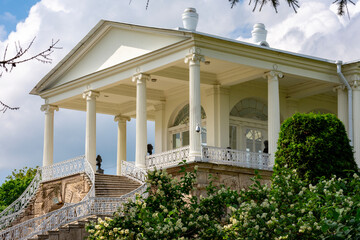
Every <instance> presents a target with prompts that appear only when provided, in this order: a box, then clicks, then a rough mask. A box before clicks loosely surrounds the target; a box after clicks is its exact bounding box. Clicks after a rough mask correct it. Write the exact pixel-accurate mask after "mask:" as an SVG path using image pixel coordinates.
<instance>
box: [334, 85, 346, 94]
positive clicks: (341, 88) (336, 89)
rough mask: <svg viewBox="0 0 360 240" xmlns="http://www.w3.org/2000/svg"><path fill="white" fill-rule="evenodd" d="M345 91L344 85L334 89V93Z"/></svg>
mask: <svg viewBox="0 0 360 240" xmlns="http://www.w3.org/2000/svg"><path fill="white" fill-rule="evenodd" d="M345 89H346V87H345V85H344V84H340V85H338V86H336V87H334V88H333V91H334V92H337V91H339V90H343V91H344V90H345Z"/></svg>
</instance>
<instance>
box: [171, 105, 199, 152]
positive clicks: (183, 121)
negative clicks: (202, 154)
mask: <svg viewBox="0 0 360 240" xmlns="http://www.w3.org/2000/svg"><path fill="white" fill-rule="evenodd" d="M201 119H202V124H201V125H202V128H201V142H202V143H203V144H205V143H206V127H205V119H206V113H205V110H204V108H203V107H201ZM169 135H170V146H171V148H172V149H176V148H179V147H183V146H187V145H189V104H186V105H185V106H184V107H183V108H182V109H181V110H180V111H179V112H178V113H177V115H176V117H175V118H174V121H173V123H172V124H171V127H170V128H169Z"/></svg>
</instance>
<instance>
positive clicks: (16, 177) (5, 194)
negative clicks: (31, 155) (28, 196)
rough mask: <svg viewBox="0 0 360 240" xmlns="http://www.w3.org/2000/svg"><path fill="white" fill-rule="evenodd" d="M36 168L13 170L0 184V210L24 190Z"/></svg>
mask: <svg viewBox="0 0 360 240" xmlns="http://www.w3.org/2000/svg"><path fill="white" fill-rule="evenodd" d="M36 169H37V168H27V167H24V168H22V169H20V170H16V169H15V170H14V171H13V172H12V173H11V175H9V176H7V177H6V180H5V182H4V183H3V184H2V185H1V186H0V211H3V210H4V209H5V208H6V207H7V206H9V205H10V204H11V203H12V202H14V201H15V200H16V199H17V198H18V197H20V195H21V194H22V193H23V192H24V191H25V189H26V188H27V186H28V185H29V184H30V183H31V181H32V180H33V178H34V176H35V175H36Z"/></svg>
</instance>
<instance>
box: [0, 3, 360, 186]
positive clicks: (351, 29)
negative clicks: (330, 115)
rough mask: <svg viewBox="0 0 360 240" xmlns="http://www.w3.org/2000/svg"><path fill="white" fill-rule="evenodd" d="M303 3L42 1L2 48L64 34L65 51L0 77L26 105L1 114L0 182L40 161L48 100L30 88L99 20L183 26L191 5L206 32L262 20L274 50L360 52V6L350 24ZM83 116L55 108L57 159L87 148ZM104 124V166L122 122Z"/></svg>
mask: <svg viewBox="0 0 360 240" xmlns="http://www.w3.org/2000/svg"><path fill="white" fill-rule="evenodd" d="M301 3H302V5H301V8H300V9H299V12H298V14H295V13H294V12H293V11H292V9H291V8H288V7H287V5H286V3H283V4H282V5H281V6H280V8H279V14H275V13H274V10H273V9H271V7H269V6H266V7H265V8H264V9H263V11H262V12H260V13H259V12H252V6H248V2H247V1H242V3H240V4H238V5H237V6H236V7H235V8H233V9H230V5H229V4H228V3H227V2H226V1H218V0H173V1H168V0H156V1H155V0H152V1H150V5H149V8H148V10H146V9H145V4H146V1H140V0H133V1H132V3H131V4H129V1H119V0H103V1H95V0H78V1H73V0H42V1H40V2H38V3H37V4H35V5H34V6H33V7H32V8H31V10H30V12H29V16H28V17H27V18H26V19H25V20H24V21H23V22H19V23H18V25H17V28H16V31H14V32H12V33H10V35H9V36H8V37H7V39H6V40H4V41H2V42H0V49H3V46H4V44H7V43H10V44H13V42H14V41H17V40H20V41H21V43H23V45H24V46H25V45H26V44H27V43H29V41H31V40H32V39H33V37H35V36H36V42H35V44H34V46H33V47H32V48H31V53H36V52H38V51H40V50H43V49H44V48H47V47H48V45H49V44H50V42H51V40H52V39H60V46H62V47H63V49H62V50H58V51H56V52H55V53H54V54H53V55H52V57H53V59H54V63H53V64H52V65H46V64H45V65H44V64H41V63H39V62H37V61H32V62H28V63H24V64H22V65H20V66H18V67H16V68H15V69H14V71H13V72H12V73H10V74H6V73H5V74H4V75H3V77H2V78H0V100H2V101H5V102H6V103H8V104H9V105H12V106H20V107H21V109H20V110H19V111H8V112H6V114H0V122H1V124H0V146H1V147H0V182H1V181H3V179H4V175H1V174H2V173H3V172H4V171H3V170H4V169H9V171H10V170H11V169H12V168H16V167H17V168H18V167H21V166H25V165H29V166H35V165H41V163H42V144H43V143H42V142H43V121H44V119H43V118H44V116H43V113H42V112H40V110H39V108H40V105H41V104H43V100H41V99H40V98H39V97H38V96H30V95H29V94H28V93H29V91H30V90H31V89H32V88H33V87H34V86H35V84H36V83H37V82H38V81H39V80H40V79H41V78H42V77H43V76H44V75H45V74H46V73H47V72H48V71H50V69H51V68H52V67H54V66H55V64H56V63H57V62H58V61H59V60H60V59H61V58H63V57H64V56H65V55H66V54H67V53H68V52H69V51H70V50H71V48H72V47H74V46H75V45H76V44H77V43H78V42H79V41H80V40H81V39H82V38H83V37H84V36H85V35H86V34H87V33H88V32H89V31H90V29H91V28H93V27H94V26H95V24H97V23H98V21H99V20H100V19H107V20H113V21H120V22H128V23H133V24H140V25H148V26H156V27H165V28H177V27H179V26H181V25H182V23H181V14H182V12H183V10H184V9H185V8H186V7H189V6H192V7H195V8H196V9H197V11H198V12H199V15H200V19H199V25H198V30H199V31H202V32H207V33H211V34H216V35H221V36H225V37H235V36H236V34H239V35H242V36H244V37H246V36H249V33H247V32H248V31H250V30H251V28H252V25H253V24H254V23H257V22H263V23H265V24H266V26H267V28H268V30H269V33H268V40H269V43H270V45H271V46H272V47H277V48H281V49H285V50H292V51H299V52H303V53H307V54H315V55H317V56H325V57H329V58H334V59H337V58H342V59H345V60H351V59H356V58H358V57H357V56H360V53H359V51H360V49H359V48H357V41H358V38H357V37H358V36H359V29H360V17H359V12H360V4H359V3H357V5H356V6H350V9H349V10H350V14H351V16H352V18H351V20H350V21H349V20H348V19H347V17H342V18H339V17H338V16H337V15H336V14H334V8H333V7H330V6H329V5H328V4H330V2H328V3H324V1H322V0H321V1H320V0H316V1H309V0H302V1H301ZM4 34H5V32H4V29H3V28H2V27H1V26H0V39H3V38H1V36H4ZM234 35H235V36H234ZM334 46H336V47H334ZM0 54H1V53H0ZM69 119H70V120H69ZM84 121H85V117H84V113H81V112H80V113H79V112H78V113H74V112H73V111H69V110H63V109H61V110H60V111H59V112H56V113H55V144H56V145H55V160H56V161H61V160H64V159H66V158H70V157H73V156H76V155H79V154H82V153H83V152H84V134H85V126H84ZM98 126H99V130H98V141H97V144H98V145H97V146H98V150H99V153H100V154H101V155H105V156H103V159H104V162H103V163H104V164H105V165H108V166H113V165H114V164H113V162H114V161H115V156H116V152H115V151H116V149H115V146H116V145H114V144H115V143H114V142H115V141H116V136H115V134H116V124H115V123H114V122H113V119H112V117H111V116H102V115H101V116H99V117H98ZM130 129H131V130H130ZM129 131H130V132H129V134H128V138H129V139H134V136H133V131H134V123H130V124H129ZM151 141H153V140H151ZM129 147H131V146H129ZM132 147H133V146H132ZM128 152H129V150H128ZM105 153H106V154H105ZM129 154H130V153H129Z"/></svg>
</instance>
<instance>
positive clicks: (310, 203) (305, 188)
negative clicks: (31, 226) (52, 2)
mask: <svg viewBox="0 0 360 240" xmlns="http://www.w3.org/2000/svg"><path fill="white" fill-rule="evenodd" d="M182 172H183V174H184V176H183V177H182V178H180V180H177V179H174V178H172V177H171V175H168V174H167V173H166V171H163V170H160V171H154V172H149V173H148V180H147V183H148V190H147V192H148V194H149V196H148V198H146V199H143V198H142V197H141V196H137V197H136V200H135V201H129V202H128V203H126V204H125V205H124V206H123V209H122V210H120V211H119V212H117V213H115V215H114V217H113V218H105V219H104V220H102V219H99V220H98V222H97V223H93V224H90V225H89V226H87V231H88V232H89V233H90V236H89V239H109V240H112V239H266V240H267V239H294V240H295V239H296V240H297V239H305V240H306V239H360V181H359V180H360V179H359V176H358V175H357V173H353V174H352V175H348V176H349V177H348V178H344V179H342V178H336V177H335V176H334V177H332V178H331V179H326V178H325V177H323V178H322V179H320V180H319V181H318V183H317V184H316V185H312V184H309V183H308V182H307V181H306V180H304V179H302V178H301V177H299V174H298V173H297V171H296V170H292V169H290V168H287V166H285V167H284V168H283V169H282V171H279V172H278V174H277V175H274V177H273V179H272V185H271V186H268V185H261V184H260V181H259V178H260V176H258V175H257V176H256V177H255V178H254V179H253V181H254V183H253V185H251V186H250V187H249V189H247V190H245V189H243V190H241V191H239V192H238V193H237V192H235V191H232V190H230V189H226V188H224V187H222V188H220V189H218V188H216V187H214V186H213V185H212V184H210V186H209V187H208V188H207V194H208V195H207V196H206V197H200V199H198V198H197V197H195V196H191V193H192V191H193V190H194V182H195V175H196V170H195V172H185V169H184V168H183V169H182ZM349 174H350V173H349ZM230 216H231V217H230Z"/></svg>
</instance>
